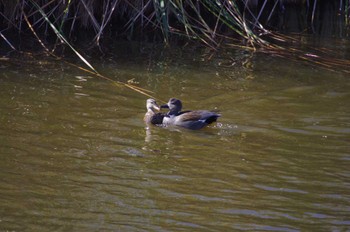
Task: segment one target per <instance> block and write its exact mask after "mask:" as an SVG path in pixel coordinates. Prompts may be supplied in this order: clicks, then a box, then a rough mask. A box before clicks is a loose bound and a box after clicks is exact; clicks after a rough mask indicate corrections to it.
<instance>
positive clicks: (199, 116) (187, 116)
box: [178, 110, 220, 124]
mask: <svg viewBox="0 0 350 232" xmlns="http://www.w3.org/2000/svg"><path fill="white" fill-rule="evenodd" d="M178 117H179V120H180V121H183V122H186V121H202V122H205V123H208V124H210V123H213V122H215V121H216V119H217V118H218V117H220V115H219V114H216V113H214V112H211V111H208V110H196V111H188V112H184V113H182V114H181V115H179V116H178Z"/></svg>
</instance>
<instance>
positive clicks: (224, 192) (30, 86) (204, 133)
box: [0, 51, 350, 231]
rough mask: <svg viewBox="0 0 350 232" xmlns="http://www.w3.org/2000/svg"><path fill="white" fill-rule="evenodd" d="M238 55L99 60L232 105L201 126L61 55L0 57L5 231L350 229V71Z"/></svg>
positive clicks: (216, 104)
mask: <svg viewBox="0 0 350 232" xmlns="http://www.w3.org/2000/svg"><path fill="white" fill-rule="evenodd" d="M169 52H170V51H169ZM195 52H198V51H195ZM170 53H171V52H170ZM174 53H175V52H174ZM175 55H176V56H175ZM232 55H234V56H235V60H234V62H232V60H229V61H226V60H225V59H222V60H219V59H217V60H213V61H212V63H207V62H202V61H201V60H200V59H199V60H198V59H197V60H196V59H195V58H193V53H190V54H182V53H180V54H178V53H175V54H172V53H171V54H166V55H164V56H161V57H158V58H155V59H150V58H149V57H148V55H147V53H146V52H145V53H142V54H141V55H139V56H137V57H134V59H133V60H125V58H124V57H122V58H121V59H120V60H117V58H115V59H114V60H110V59H106V60H105V61H103V62H100V61H98V60H94V63H95V64H96V65H97V67H98V69H99V70H102V71H103V73H104V74H105V75H107V76H110V77H115V79H118V80H122V81H127V80H130V79H133V80H134V81H136V82H139V86H141V87H144V88H146V89H149V90H152V91H154V92H155V93H156V94H155V95H156V96H157V97H158V98H159V99H162V100H167V99H168V98H169V97H178V98H180V99H182V100H183V102H184V109H185V110H186V109H209V110H211V109H217V110H220V113H221V114H222V117H221V118H220V119H219V122H218V123H217V124H215V125H212V126H210V127H209V128H206V129H204V130H201V131H189V130H185V129H181V128H162V127H155V126H151V127H147V126H146V125H144V123H143V121H142V118H143V115H144V113H145V110H146V109H145V100H146V98H147V97H144V96H142V95H140V94H138V93H136V92H133V91H130V90H127V89H123V88H121V87H116V86H114V85H112V84H111V83H110V82H108V81H105V80H102V79H96V78H92V77H89V76H84V74H83V73H81V72H80V71H78V70H74V69H72V68H69V67H64V66H62V64H60V63H53V64H52V65H50V67H47V66H46V67H43V68H37V67H33V66H30V65H28V66H26V65H23V67H14V66H11V65H9V64H7V65H6V64H5V65H4V66H2V72H1V73H0V90H1V98H0V154H1V156H0V157H1V162H0V169H1V172H0V173H1V186H2V187H1V188H0V193H1V198H0V206H1V207H0V228H1V230H5V231H23V230H31V231H38V230H48V229H49V230H74V231H76V230H88V231H97V230H98V231H100V230H111V231H116V230H117V231H143V230H145V231H164V230H169V231H177V230H186V231H205V230H215V231H225V230H238V229H242V230H252V231H257V230H269V231H270V230H277V231H298V230H304V231H318V230H326V231H332V230H334V231H343V230H344V231H345V230H347V229H349V227H350V220H349V218H350V197H349V192H350V185H349V179H350V172H349V168H348V167H349V164H350V163H349V162H350V154H349V150H350V141H349V138H350V136H349V135H350V116H349V115H350V110H349V109H350V107H349V102H350V94H349V93H350V81H349V79H348V78H347V77H346V76H345V75H343V74H340V73H332V72H326V71H324V70H322V69H317V68H311V67H307V66H302V65H300V64H298V63H291V62H290V61H288V62H289V63H286V61H285V60H278V59H277V58H270V57H253V58H252V57H246V55H245V54H244V53H242V54H240V53H239V52H238V53H237V54H232ZM196 57H200V56H196ZM99 62H100V63H99ZM241 63H242V64H243V63H244V64H247V63H249V65H246V66H243V67H242V65H241ZM247 67H249V68H247Z"/></svg>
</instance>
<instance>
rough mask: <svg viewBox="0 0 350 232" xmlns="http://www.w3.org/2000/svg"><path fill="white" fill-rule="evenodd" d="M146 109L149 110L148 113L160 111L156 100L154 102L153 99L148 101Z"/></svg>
mask: <svg viewBox="0 0 350 232" xmlns="http://www.w3.org/2000/svg"><path fill="white" fill-rule="evenodd" d="M146 108H147V112H155V111H156V110H157V111H159V110H160V108H159V106H158V104H157V102H156V100H154V99H152V98H150V99H147V101H146Z"/></svg>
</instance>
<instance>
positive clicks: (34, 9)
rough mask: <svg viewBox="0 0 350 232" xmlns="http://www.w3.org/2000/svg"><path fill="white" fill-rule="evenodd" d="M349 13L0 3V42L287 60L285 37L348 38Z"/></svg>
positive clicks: (232, 5)
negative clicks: (112, 42) (132, 43)
mask: <svg viewBox="0 0 350 232" xmlns="http://www.w3.org/2000/svg"><path fill="white" fill-rule="evenodd" d="M349 10H350V0H334V1H319V0H262V1H260V0H201V1H198V0H133V1H132V0H16V1H15V0H0V39H2V40H3V41H5V43H6V44H7V45H8V46H9V47H11V48H12V49H16V48H17V45H16V43H15V41H14V40H13V36H12V35H13V34H14V32H15V33H16V35H19V36H20V37H21V36H24V37H25V36H28V35H34V36H35V38H36V39H37V41H39V42H40V43H41V44H42V46H43V47H45V48H46V49H48V47H55V46H54V45H55V44H57V43H64V44H66V45H67V46H70V47H71V49H72V50H74V48H73V46H72V45H71V44H72V43H73V41H77V43H79V37H84V39H85V41H86V38H88V39H89V44H90V45H100V44H101V41H102V42H103V41H104V38H110V37H112V38H113V37H114V38H115V37H121V38H125V39H150V40H152V41H154V40H159V41H164V43H165V44H168V43H170V42H171V41H172V40H174V39H181V40H182V39H186V40H191V41H200V42H202V43H203V44H205V45H206V46H208V47H211V48H212V49H217V48H219V47H221V46H244V47H245V48H247V49H259V48H263V51H264V52H266V51H267V52H271V53H277V52H278V53H280V55H284V56H288V55H290V53H291V52H292V53H293V54H295V53H298V52H299V51H298V50H297V49H290V48H288V46H290V44H293V43H294V40H293V39H291V38H288V37H287V36H286V33H306V34H313V35H327V36H337V37H343V38H345V37H348V36H349V31H350V20H349V19H350V11H349ZM81 35H84V36H81ZM85 35H87V36H85ZM52 38H55V40H52ZM52 41H55V42H54V44H53V42H52ZM286 44H287V46H286ZM260 50H261V49H260ZM299 53H300V52H299ZM76 54H77V55H78V53H77V52H76ZM299 55H300V54H298V55H297V56H299ZM78 56H79V55H78ZM301 56H302V55H301ZM315 57H318V56H314V55H311V56H304V57H303V58H304V59H308V60H313V59H315ZM80 58H81V59H83V58H82V57H80ZM84 62H85V61H84ZM317 62H319V61H317ZM322 62H324V60H323V61H322ZM322 62H321V63H322ZM85 63H87V62H85ZM340 63H341V62H340ZM87 65H89V64H88V63H87ZM327 67H328V65H327ZM90 68H91V69H92V70H93V68H92V67H90Z"/></svg>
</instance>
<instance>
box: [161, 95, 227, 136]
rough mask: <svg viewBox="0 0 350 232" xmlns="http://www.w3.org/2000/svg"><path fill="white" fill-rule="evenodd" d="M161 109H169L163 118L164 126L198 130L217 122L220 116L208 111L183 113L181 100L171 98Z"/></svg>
mask: <svg viewBox="0 0 350 232" xmlns="http://www.w3.org/2000/svg"><path fill="white" fill-rule="evenodd" d="M160 108H168V109H169V112H168V113H167V114H166V115H165V116H164V117H163V124H164V125H175V126H181V127H184V128H188V129H192V130H198V129H201V128H203V127H205V126H207V125H209V124H211V123H213V122H216V120H217V118H218V117H220V116H221V115H220V114H217V113H214V112H211V111H208V110H195V111H190V110H188V111H181V109H182V103H181V101H180V100H179V99H176V98H170V100H169V102H168V103H167V104H165V105H162V106H161V107H160Z"/></svg>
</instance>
